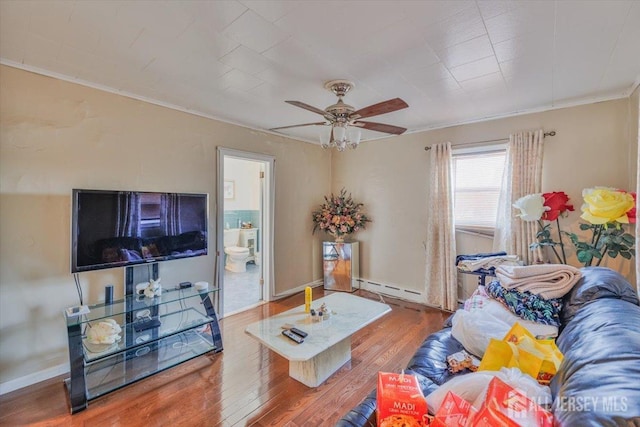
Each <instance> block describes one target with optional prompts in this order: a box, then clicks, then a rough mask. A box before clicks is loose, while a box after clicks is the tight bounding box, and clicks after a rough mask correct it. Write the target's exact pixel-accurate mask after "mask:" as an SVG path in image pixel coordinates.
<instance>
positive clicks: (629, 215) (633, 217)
mask: <svg viewBox="0 0 640 427" xmlns="http://www.w3.org/2000/svg"><path fill="white" fill-rule="evenodd" d="M629 194H631V195H632V196H633V207H632V208H631V209H629V210H628V211H627V218H629V224H635V223H636V207H637V206H638V198H637V195H636V193H634V192H629Z"/></svg>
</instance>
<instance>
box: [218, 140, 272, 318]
mask: <svg viewBox="0 0 640 427" xmlns="http://www.w3.org/2000/svg"><path fill="white" fill-rule="evenodd" d="M227 156H228V157H231V158H235V159H240V160H253V161H259V162H263V164H264V193H263V194H264V197H263V200H264V202H263V206H262V218H263V223H262V229H261V230H260V234H261V237H260V253H261V254H262V276H263V279H264V284H263V287H262V298H263V300H264V301H271V300H272V299H273V293H274V292H273V289H274V287H273V283H274V273H273V236H274V234H273V224H274V206H275V170H274V169H275V157H273V156H269V155H266V154H260V153H251V152H249V151H240V150H234V149H232V148H225V147H218V176H217V179H218V182H217V185H216V188H217V198H216V199H217V201H216V253H217V255H218V256H217V259H218V265H217V271H218V280H219V281H218V287H219V289H220V293H221V296H222V298H221V299H220V307H219V310H220V312H221V313H222V317H224V311H223V304H222V300H223V299H224V287H223V283H224V191H223V190H224V159H225V157H227Z"/></svg>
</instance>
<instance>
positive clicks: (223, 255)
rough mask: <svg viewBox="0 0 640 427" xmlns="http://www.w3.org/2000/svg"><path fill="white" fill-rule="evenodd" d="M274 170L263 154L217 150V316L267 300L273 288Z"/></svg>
mask: <svg viewBox="0 0 640 427" xmlns="http://www.w3.org/2000/svg"><path fill="white" fill-rule="evenodd" d="M273 165H274V159H273V158H272V157H270V156H265V155H262V154H256V153H249V152H243V151H238V150H232V149H227V148H221V147H219V148H218V204H217V206H218V209H217V216H216V218H217V227H216V229H217V231H218V239H217V247H218V251H217V254H218V265H217V269H216V270H217V272H218V274H217V276H218V287H219V289H220V298H219V307H218V312H219V313H221V317H226V316H230V315H233V314H236V313H239V312H242V311H245V310H248V309H250V308H252V307H255V306H257V305H260V304H263V303H264V302H266V301H269V300H270V298H271V294H272V292H271V288H272V271H273V270H272V249H273V244H272V241H273V237H272V236H273V234H272V230H273V200H274V198H273Z"/></svg>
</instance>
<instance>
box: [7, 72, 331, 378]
mask: <svg viewBox="0 0 640 427" xmlns="http://www.w3.org/2000/svg"><path fill="white" fill-rule="evenodd" d="M0 94H1V97H0V144H1V145H0V190H1V191H0V236H1V238H0V385H1V384H3V383H6V382H7V381H11V380H15V379H17V378H21V377H24V376H28V375H31V374H33V373H36V374H37V373H38V372H43V371H46V370H50V371H49V374H50V375H55V374H57V373H59V372H56V369H58V370H59V369H60V366H63V365H64V364H66V363H67V362H68V353H67V342H66V330H65V323H64V322H63V316H62V310H63V309H64V308H65V307H68V306H72V305H76V304H77V303H78V297H77V295H76V290H75V286H74V284H73V278H72V276H71V274H70V273H69V271H70V267H69V264H70V263H69V246H70V237H69V235H70V231H69V230H70V195H71V189H72V188H99V189H128V190H149V191H153V190H156V191H175V192H201V193H209V196H210V197H209V202H210V227H209V231H210V236H209V244H210V247H211V248H212V249H213V248H214V247H215V241H216V236H215V212H216V210H215V202H216V197H215V194H216V147H218V146H224V147H229V148H234V149H238V150H244V151H250V152H256V153H263V154H268V155H271V156H274V157H275V159H276V166H275V180H276V198H275V200H276V202H275V254H274V258H275V292H276V293H282V292H285V291H287V290H288V289H292V288H296V287H299V286H304V285H305V284H308V283H309V282H311V281H313V280H314V279H317V278H319V277H321V273H320V265H319V261H318V253H317V250H316V248H317V247H318V246H319V237H318V236H315V237H313V238H312V236H311V229H312V222H311V218H310V214H309V213H310V212H311V210H312V209H313V208H314V207H315V205H316V204H317V203H319V201H318V200H319V198H320V197H321V196H322V194H325V193H328V192H329V190H330V156H331V154H330V153H329V152H325V151H323V150H322V149H320V147H318V146H316V145H313V144H307V143H301V142H299V141H293V140H290V139H287V138H282V137H277V136H273V135H269V134H265V133H261V132H257V131H252V130H249V129H245V128H241V127H238V126H234V125H230V124H226V123H222V122H218V121H215V120H210V119H206V118H202V117H198V116H194V115H190V114H186V113H181V112H178V111H175V110H171V109H168V108H164V107H160V106H156V105H152V104H148V103H145V102H141V101H137V100H133V99H130V98H126V97H122V96H118V95H114V94H110V93H106V92H102V91H99V90H95V89H91V88H87V87H83V86H79V85H76V84H72V83H68V82H64V81H60V80H56V79H52V78H48V77H43V76H40V75H36V74H32V73H29V72H25V71H21V70H17V69H14V68H10V67H5V66H2V67H0ZM210 253H211V254H213V253H214V251H213V250H211V251H210ZM214 263H215V260H214V257H213V255H209V256H207V257H198V258H193V259H189V260H179V261H170V262H165V263H161V264H160V276H161V278H162V280H163V283H164V284H166V285H169V284H171V283H177V282H179V281H185V280H189V281H197V280H207V281H209V282H213V277H214ZM80 280H81V282H82V284H83V289H84V294H85V300H86V301H88V302H89V303H95V302H98V301H99V300H101V299H103V298H104V297H103V292H104V286H105V285H107V284H114V285H115V286H116V296H117V295H122V292H123V290H122V288H123V270H122V269H110V270H103V271H99V272H91V273H82V274H80ZM35 379H37V378H35V377H34V380H35Z"/></svg>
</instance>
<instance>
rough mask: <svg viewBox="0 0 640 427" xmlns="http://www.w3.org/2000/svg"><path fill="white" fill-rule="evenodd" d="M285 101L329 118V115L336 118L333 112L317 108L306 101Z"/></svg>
mask: <svg viewBox="0 0 640 427" xmlns="http://www.w3.org/2000/svg"><path fill="white" fill-rule="evenodd" d="M284 102H286V103H287V104H291V105H295V106H296V107H300V108H304V109H305V110H309V111H313V112H314V113H318V114H320V115H321V116H325V117H327V118H329V117H330V118H334V117H333V114H330V113H327V112H326V111H324V110H321V109H319V108H316V107H314V106H313V105H309V104H305V103H304V102H300V101H284Z"/></svg>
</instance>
